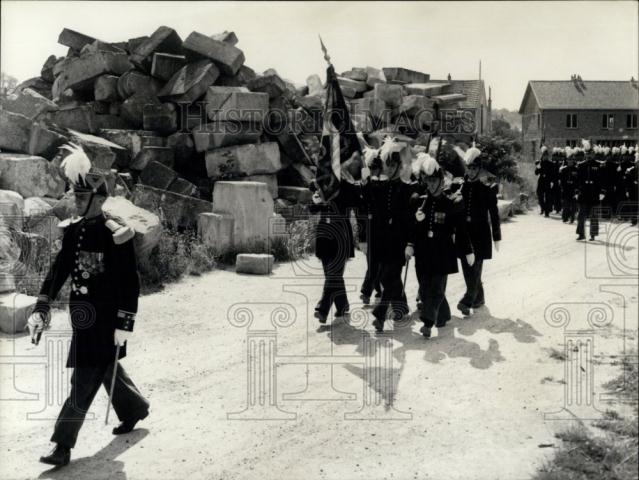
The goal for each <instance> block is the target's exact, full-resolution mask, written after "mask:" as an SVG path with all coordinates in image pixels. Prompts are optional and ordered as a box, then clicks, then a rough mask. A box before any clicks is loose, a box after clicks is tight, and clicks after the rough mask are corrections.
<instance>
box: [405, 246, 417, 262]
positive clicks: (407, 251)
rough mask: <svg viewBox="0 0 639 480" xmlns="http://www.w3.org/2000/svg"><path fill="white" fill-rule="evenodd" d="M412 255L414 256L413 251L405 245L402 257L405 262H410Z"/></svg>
mask: <svg viewBox="0 0 639 480" xmlns="http://www.w3.org/2000/svg"><path fill="white" fill-rule="evenodd" d="M413 255H415V249H414V248H413V247H412V245H407V246H406V249H405V250H404V257H405V258H406V261H408V260H410V259H411V257H412V256H413Z"/></svg>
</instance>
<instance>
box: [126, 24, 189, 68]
mask: <svg viewBox="0 0 639 480" xmlns="http://www.w3.org/2000/svg"><path fill="white" fill-rule="evenodd" d="M134 40H135V39H134ZM132 47H135V48H134V49H133V51H132V52H131V62H133V64H134V65H136V66H137V67H140V68H142V69H144V70H145V71H149V70H150V69H151V63H152V61H153V54H154V53H156V52H160V53H172V54H176V55H181V54H182V53H183V50H182V39H181V38H180V36H179V35H178V34H177V32H176V31H175V30H173V29H172V28H169V27H166V26H164V25H162V26H161V27H159V28H158V29H157V30H156V31H155V32H153V33H152V34H151V36H150V37H148V38H143V39H141V40H140V41H139V42H135V45H132V40H129V48H132Z"/></svg>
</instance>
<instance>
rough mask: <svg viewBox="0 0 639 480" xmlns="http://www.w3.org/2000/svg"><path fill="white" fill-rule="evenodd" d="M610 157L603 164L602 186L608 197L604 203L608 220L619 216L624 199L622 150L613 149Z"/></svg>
mask: <svg viewBox="0 0 639 480" xmlns="http://www.w3.org/2000/svg"><path fill="white" fill-rule="evenodd" d="M610 153H611V154H610V155H607V156H606V158H605V162H603V163H602V167H603V172H602V186H603V188H604V189H605V190H606V195H605V197H604V199H603V201H602V205H603V206H604V207H606V208H605V210H604V213H605V217H606V218H615V217H616V216H617V214H618V213H619V212H618V207H619V202H620V201H621V200H622V199H623V197H624V195H623V173H624V172H623V171H622V169H621V149H620V148H619V147H612V149H611V151H610Z"/></svg>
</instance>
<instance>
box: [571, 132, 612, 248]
mask: <svg viewBox="0 0 639 480" xmlns="http://www.w3.org/2000/svg"><path fill="white" fill-rule="evenodd" d="M582 145H583V148H577V149H576V150H577V151H576V153H575V160H576V161H577V201H578V203H579V214H578V216H577V235H578V237H577V240H585V239H586V219H587V218H589V219H590V240H591V241H592V240H594V239H595V237H596V236H597V235H599V211H598V210H599V209H600V206H601V200H603V198H604V193H605V191H604V190H603V188H602V176H603V169H602V167H601V164H600V163H599V162H598V161H597V160H595V158H594V157H593V155H592V150H591V148H590V142H588V141H587V140H582ZM584 157H585V158H584Z"/></svg>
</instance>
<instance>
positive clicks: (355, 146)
mask: <svg viewBox="0 0 639 480" xmlns="http://www.w3.org/2000/svg"><path fill="white" fill-rule="evenodd" d="M320 145H321V150H320V156H319V162H318V164H317V173H316V175H315V183H316V184H317V186H318V188H319V189H320V191H321V193H322V196H323V198H324V200H325V201H330V200H333V199H334V198H335V197H336V196H337V195H338V194H339V182H340V178H341V166H342V163H344V162H345V161H347V160H348V159H349V158H350V157H351V155H353V153H354V152H356V151H357V152H360V153H361V147H360V143H359V141H358V139H357V135H356V132H355V128H354V127H353V122H352V121H351V117H350V114H349V113H348V108H347V107H346V101H345V100H344V95H343V94H342V90H341V88H340V86H339V83H338V82H337V76H336V75H335V69H334V68H333V65H330V64H329V66H328V68H327V69H326V105H325V108H324V117H323V129H322V140H321V142H320Z"/></svg>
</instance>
